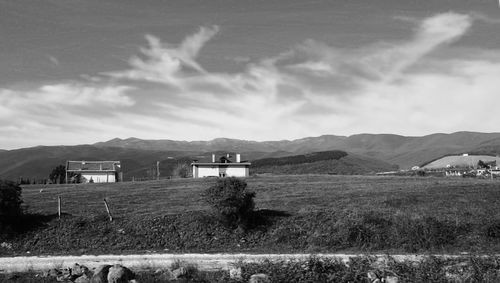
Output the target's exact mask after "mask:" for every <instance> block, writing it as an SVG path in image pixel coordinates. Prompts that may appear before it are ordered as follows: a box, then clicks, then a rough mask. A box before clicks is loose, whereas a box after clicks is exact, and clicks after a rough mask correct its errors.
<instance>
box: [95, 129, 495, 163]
mask: <svg viewBox="0 0 500 283" xmlns="http://www.w3.org/2000/svg"><path fill="white" fill-rule="evenodd" d="M95 146H97V147H106V146H113V147H122V148H140V149H145V150H163V149H168V150H183V151H202V152H210V151H217V150H220V151H224V150H226V151H234V152H252V151H256V152H268V153H272V152H277V151H284V152H289V153H290V155H297V154H305V153H311V152H321V151H330V150H343V151H346V152H351V153H355V154H359V155H363V156H369V157H372V158H376V159H380V160H382V161H385V162H388V163H390V164H397V165H399V166H400V168H403V169H404V168H410V167H412V166H414V165H419V164H423V163H425V162H428V161H430V160H433V159H436V158H439V157H441V156H445V155H450V154H461V153H465V152H469V153H470V152H477V151H481V152H483V153H487V154H493V155H496V153H500V133H476V132H456V133H452V134H441V133H437V134H432V135H426V136H422V137H406V136H400V135H391V134H359V135H352V136H335V135H324V136H319V137H308V138H303V139H296V140H281V141H263V142H256V141H247V140H237V139H226V138H219V139H214V140H211V141H193V142H187V141H171V140H154V141H152V140H140V139H137V138H130V139H124V140H122V139H113V140H111V141H108V142H101V143H97V144H95Z"/></svg>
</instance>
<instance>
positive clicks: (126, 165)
mask: <svg viewBox="0 0 500 283" xmlns="http://www.w3.org/2000/svg"><path fill="white" fill-rule="evenodd" d="M212 153H215V154H217V155H218V156H221V155H225V154H226V153H227V151H214V152H201V151H170V150H168V151H167V150H145V149H136V148H124V147H96V146H92V145H79V146H38V147H32V148H25V149H18V150H9V151H3V152H2V151H0V179H10V180H18V179H19V178H20V177H23V178H24V179H30V180H33V179H37V180H42V179H46V178H48V176H49V174H50V172H51V171H52V169H54V168H55V167H56V166H58V165H60V164H65V163H66V161H67V160H119V161H121V164H122V169H123V175H124V179H125V180H127V181H128V180H131V179H132V178H135V179H138V178H146V177H151V176H153V175H154V176H156V174H155V173H152V169H153V168H155V167H156V162H157V161H160V176H163V177H166V176H171V175H172V172H173V170H174V168H175V167H176V166H177V164H179V163H182V164H186V163H187V164H189V163H191V162H192V161H193V160H194V159H197V160H200V161H209V160H211V154H212ZM290 154H291V153H289V152H284V151H278V152H256V151H252V152H245V153H243V155H242V158H244V159H247V160H248V159H250V160H255V159H260V158H266V157H282V156H287V155H290Z"/></svg>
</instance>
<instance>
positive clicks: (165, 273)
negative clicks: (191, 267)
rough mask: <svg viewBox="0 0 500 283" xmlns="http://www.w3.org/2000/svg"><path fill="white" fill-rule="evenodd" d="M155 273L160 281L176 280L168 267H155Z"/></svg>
mask: <svg viewBox="0 0 500 283" xmlns="http://www.w3.org/2000/svg"><path fill="white" fill-rule="evenodd" d="M155 275H158V276H159V278H160V279H161V281H162V282H163V281H167V282H170V281H173V280H176V279H177V278H175V276H174V274H173V273H172V271H170V270H169V269H161V268H159V269H157V270H156V271H155Z"/></svg>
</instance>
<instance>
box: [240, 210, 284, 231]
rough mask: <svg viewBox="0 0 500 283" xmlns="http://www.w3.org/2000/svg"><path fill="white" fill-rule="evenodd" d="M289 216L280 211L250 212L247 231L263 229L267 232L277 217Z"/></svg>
mask: <svg viewBox="0 0 500 283" xmlns="http://www.w3.org/2000/svg"><path fill="white" fill-rule="evenodd" d="M289 216H291V214H289V213H288V212H285V211H281V210H274V209H259V210H255V211H253V212H252V214H251V215H250V218H249V222H248V224H247V230H252V229H263V230H267V229H268V228H269V227H271V226H272V225H273V223H274V220H275V219H276V218H278V217H289Z"/></svg>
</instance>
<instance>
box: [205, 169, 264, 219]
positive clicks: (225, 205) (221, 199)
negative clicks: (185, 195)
mask: <svg viewBox="0 0 500 283" xmlns="http://www.w3.org/2000/svg"><path fill="white" fill-rule="evenodd" d="M202 197H203V198H204V200H205V201H206V202H207V203H208V204H210V205H211V206H212V208H213V209H214V210H215V211H216V212H217V214H218V215H219V216H220V217H221V218H222V220H224V221H225V222H226V224H228V225H230V226H237V227H240V228H247V227H248V224H249V221H250V218H251V217H252V214H253V210H254V208H255V203H254V200H253V199H254V197H255V192H252V191H249V190H247V183H246V182H245V181H244V180H242V179H239V178H236V177H229V178H219V179H217V181H216V183H215V184H214V185H213V186H210V187H209V188H208V189H207V190H205V192H203V194H202Z"/></svg>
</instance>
